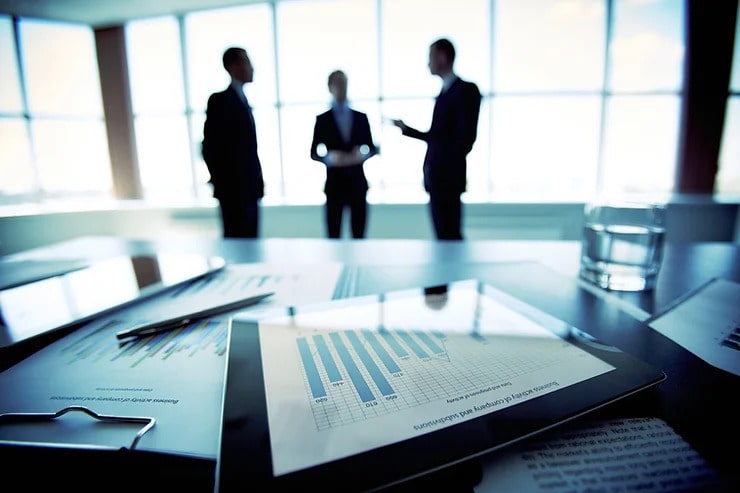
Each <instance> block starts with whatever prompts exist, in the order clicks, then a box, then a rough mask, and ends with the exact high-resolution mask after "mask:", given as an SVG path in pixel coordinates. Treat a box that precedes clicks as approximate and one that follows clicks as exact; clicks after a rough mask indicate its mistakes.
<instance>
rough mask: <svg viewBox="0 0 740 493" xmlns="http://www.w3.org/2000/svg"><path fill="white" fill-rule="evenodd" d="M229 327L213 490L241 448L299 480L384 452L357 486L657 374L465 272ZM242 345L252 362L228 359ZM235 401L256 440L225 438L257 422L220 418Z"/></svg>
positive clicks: (266, 474) (532, 426)
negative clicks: (446, 280) (264, 439)
mask: <svg viewBox="0 0 740 493" xmlns="http://www.w3.org/2000/svg"><path fill="white" fill-rule="evenodd" d="M231 338H232V340H231V342H230V349H229V351H230V358H234V362H233V365H232V361H231V359H230V371H229V373H228V376H227V392H226V407H225V416H224V431H223V433H224V436H223V438H224V441H223V445H222V451H221V453H222V457H221V459H222V460H221V464H220V472H221V473H222V475H223V476H224V478H225V480H224V481H223V482H222V485H223V487H222V490H223V491H232V490H231V488H230V485H232V484H234V483H237V484H238V483H239V480H238V478H237V476H238V475H236V476H235V474H236V473H235V471H230V470H229V469H231V468H233V467H236V465H237V464H238V463H239V462H240V460H241V463H242V464H241V466H242V467H249V466H247V463H249V462H250V461H253V459H254V458H255V457H254V454H265V456H266V457H267V458H268V459H267V460H266V461H265V463H264V464H263V466H262V470H259V467H257V469H258V470H256V471H255V473H256V474H257V477H262V478H265V479H269V480H270V481H272V482H275V484H280V483H284V484H286V485H288V484H292V482H293V481H297V482H299V483H300V484H308V483H306V482H309V483H310V481H311V480H312V478H320V477H323V476H324V474H326V473H327V472H328V471H334V472H333V474H347V472H346V471H348V470H350V469H351V468H353V467H367V466H368V465H371V464H375V465H376V467H378V466H379V465H380V464H384V466H383V467H380V468H379V470H378V471H375V472H374V474H373V475H372V476H368V477H364V478H363V477H355V478H354V481H359V482H360V483H358V486H360V488H359V489H367V488H368V487H370V486H372V485H374V484H376V485H381V484H389V483H393V482H394V481H398V480H401V479H402V478H403V477H408V476H412V475H414V474H418V473H420V472H421V471H423V470H429V469H433V468H434V467H439V466H441V465H443V464H445V463H450V462H455V461H460V460H463V459H465V458H466V457H471V456H474V455H476V454H480V453H483V452H485V451H489V450H493V449H495V448H497V447H500V446H502V445H503V444H505V443H508V442H511V441H513V440H517V439H520V438H523V437H525V436H527V435H529V434H532V433H535V432H537V431H540V430H542V429H546V428H548V427H551V426H554V425H555V424H557V423H560V422H563V421H565V420H568V419H571V418H573V417H574V416H577V415H579V414H583V413H584V412H587V411H589V410H591V409H595V408H597V407H599V406H602V405H604V404H605V403H607V402H610V401H613V400H615V399H618V398H620V397H623V396H625V395H628V394H630V393H632V392H634V391H636V390H638V389H642V388H646V387H648V386H650V385H653V384H655V383H657V382H659V381H660V380H662V379H663V378H664V375H663V374H662V373H661V372H659V371H656V370H654V369H652V368H649V367H648V366H647V365H644V364H643V363H641V362H639V361H635V360H633V359H632V358H630V357H629V356H628V355H626V354H624V353H621V352H620V351H618V350H617V349H615V348H613V347H607V346H604V345H602V344H599V343H598V341H594V340H593V339H592V338H589V337H588V336H587V335H586V334H584V333H582V332H580V331H579V330H578V329H576V328H574V327H572V326H569V325H567V324H565V323H564V322H562V321H559V320H557V319H554V318H552V317H550V316H548V315H547V314H545V313H543V312H541V311H538V310H536V309H535V308H533V307H531V306H530V305H526V304H525V303H523V302H521V301H519V300H517V299H515V298H513V297H511V296H508V295H506V294H505V293H503V292H501V291H498V290H496V289H494V288H493V287H491V286H488V285H485V284H482V283H480V282H477V281H465V282H456V283H452V284H449V285H447V286H444V287H440V288H430V289H426V290H421V289H420V290H411V291H399V292H395V293H386V294H381V295H378V296H367V297H358V298H354V299H349V300H338V301H334V302H331V303H328V304H324V305H322V306H312V307H305V308H300V307H297V308H291V309H289V310H288V311H287V312H286V313H285V314H282V315H280V316H275V317H267V318H263V319H260V320H259V321H254V322H251V323H238V322H237V321H235V323H234V328H233V330H232V335H231ZM247 354H248V355H249V357H250V358H252V359H255V357H257V358H256V359H258V360H259V361H260V365H258V366H259V368H257V366H255V365H254V364H252V365H249V367H248V368H251V370H245V369H244V368H245V367H244V366H238V368H240V370H238V372H239V373H238V374H234V373H232V371H237V370H235V369H236V368H237V366H236V365H238V363H239V361H240V360H241V358H242V357H244V358H246V357H247ZM232 367H233V368H234V370H232ZM245 371H249V372H252V373H254V374H252V375H250V378H254V377H255V376H259V377H261V378H260V379H259V381H260V382H261V383H262V386H261V388H259V387H258V386H256V385H255V386H251V387H249V388H247V387H244V386H240V385H238V384H235V382H233V381H232V379H240V380H241V379H244V378H247V375H246V374H245ZM240 392H241V395H237V394H239V393H240ZM240 409H241V413H240ZM240 415H241V416H242V417H244V416H247V415H248V416H251V417H253V418H256V422H258V423H262V426H264V427H265V428H266V429H265V430H262V433H264V432H266V433H267V436H268V437H269V446H268V445H267V444H265V446H264V447H263V449H261V450H260V449H259V448H258V447H255V446H249V447H243V444H241V442H240V441H239V440H244V439H247V437H248V436H249V434H250V433H260V432H259V430H258V428H259V426H258V425H257V424H254V425H252V427H251V429H248V428H249V427H247V428H245V429H243V430H241V431H238V432H234V431H231V429H230V427H229V421H228V420H229V419H230V418H231V417H234V418H236V417H237V416H240ZM239 437H240V438H239ZM251 439H252V440H255V439H256V436H252V437H251ZM412 444H413V445H412ZM429 450H434V451H435V453H434V454H430V453H429ZM409 453H411V454H412V455H411V456H409ZM234 455H241V459H240V460H239V459H238V458H235V457H234ZM250 455H251V458H250ZM256 463H257V464H259V461H257V462H256ZM353 464H354V466H352V465H353ZM322 471H323V472H322ZM343 471H344V472H343ZM381 471H382V472H381ZM296 484H298V483H296Z"/></svg>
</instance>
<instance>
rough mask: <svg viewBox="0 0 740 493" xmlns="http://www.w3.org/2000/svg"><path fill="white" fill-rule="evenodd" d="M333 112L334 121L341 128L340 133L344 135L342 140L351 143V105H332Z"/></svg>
mask: <svg viewBox="0 0 740 493" xmlns="http://www.w3.org/2000/svg"><path fill="white" fill-rule="evenodd" d="M332 112H333V114H334V119H335V121H336V122H337V126H338V127H339V132H340V133H341V134H342V139H344V141H345V142H349V139H350V138H351V137H352V112H351V111H350V109H349V105H348V104H347V103H346V102H344V103H337V102H336V101H335V102H334V103H332Z"/></svg>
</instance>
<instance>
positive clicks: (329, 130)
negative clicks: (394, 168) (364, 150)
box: [311, 109, 378, 194]
mask: <svg viewBox="0 0 740 493" xmlns="http://www.w3.org/2000/svg"><path fill="white" fill-rule="evenodd" d="M351 113H352V130H351V133H350V139H349V140H348V141H345V140H344V139H343V138H342V133H341V132H340V131H339V126H338V125H337V123H336V120H335V119H334V114H333V110H331V109H330V110H329V111H326V112H324V113H322V114H320V115H318V116H317V117H316V123H315V124H314V129H313V140H312V142H311V159H313V160H315V161H319V162H322V163H324V164H326V165H327V166H326V183H325V185H324V193H326V194H339V193H346V194H358V193H365V192H367V189H368V184H367V178H366V177H365V170H364V168H363V166H362V164H363V163H362V162H359V163H357V164H355V165H350V166H336V167H334V166H330V165H329V163H327V157H326V156H319V154H318V150H317V148H318V146H319V145H320V144H324V145H325V146H326V151H327V155H328V152H329V151H351V150H352V149H354V148H355V147H357V146H362V145H366V146H368V149H369V154H368V155H367V156H366V159H367V158H369V157H371V156H374V155H375V154H377V153H378V148H377V147H376V146H375V144H374V143H373V138H372V135H371V133H370V123H369V121H368V119H367V115H366V114H365V113H362V112H359V111H356V110H351Z"/></svg>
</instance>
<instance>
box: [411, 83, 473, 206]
mask: <svg viewBox="0 0 740 493" xmlns="http://www.w3.org/2000/svg"><path fill="white" fill-rule="evenodd" d="M480 104H481V94H480V91H479V90H478V86H476V85H475V84H474V83H472V82H468V81H464V80H462V79H460V78H459V77H458V78H457V79H455V81H454V82H453V83H452V85H451V86H450V87H449V88H448V89H447V90H446V91H444V92H443V93H441V94H440V95H439V96H437V100H436V101H435V103H434V112H433V114H432V124H431V127H430V128H429V131H427V132H421V131H419V130H416V129H413V128H409V129H408V130H407V131H405V132H404V135H407V136H409V137H413V138H416V139H421V140H423V141H425V142H426V143H427V152H426V155H425V156H424V188H425V189H426V191H427V192H429V193H430V194H431V193H435V194H439V193H451V194H457V195H459V194H461V193H463V192H464V191H465V189H466V187H467V155H468V153H469V152H470V151H471V149H472V148H473V143H474V142H475V139H476V137H477V133H478V116H479V114H480Z"/></svg>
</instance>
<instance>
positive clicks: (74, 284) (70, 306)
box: [0, 253, 226, 348]
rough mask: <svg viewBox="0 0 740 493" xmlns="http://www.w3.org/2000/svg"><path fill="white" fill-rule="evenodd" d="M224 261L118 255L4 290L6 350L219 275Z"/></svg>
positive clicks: (0, 309) (0, 293) (1, 323)
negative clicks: (200, 279)
mask: <svg viewBox="0 0 740 493" xmlns="http://www.w3.org/2000/svg"><path fill="white" fill-rule="evenodd" d="M225 265H226V263H225V261H224V259H222V258H220V257H208V256H202V255H196V254H184V253H160V254H156V255H118V256H114V257H112V258H108V259H104V260H96V261H94V262H91V263H90V264H89V265H86V266H84V267H81V268H78V269H76V270H73V271H71V272H68V273H65V274H61V275H56V276H51V277H48V278H44V279H40V280H37V281H33V282H28V283H25V284H21V285H17V286H13V287H9V288H7V289H3V290H0V348H2V347H6V346H10V345H12V344H15V343H18V342H20V341H23V340H26V339H29V338H31V337H34V336H37V335H40V334H44V333H46V332H48V331H50V330H54V329H58V328H62V327H68V326H70V325H72V324H75V323H79V322H82V321H84V320H87V319H89V318H90V317H92V316H94V315H98V314H101V313H103V312H105V311H108V310H111V309H113V308H117V307H120V306H123V305H124V304H127V303H130V302H132V301H136V300H139V299H142V298H145V297H147V296H151V295H153V294H156V293H159V292H161V291H163V290H166V289H170V288H174V287H176V286H179V285H181V284H182V283H184V282H186V281H189V280H193V279H196V278H199V277H201V276H204V275H206V274H209V273H212V272H215V271H217V270H219V269H221V268H222V267H224V266H225Z"/></svg>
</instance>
